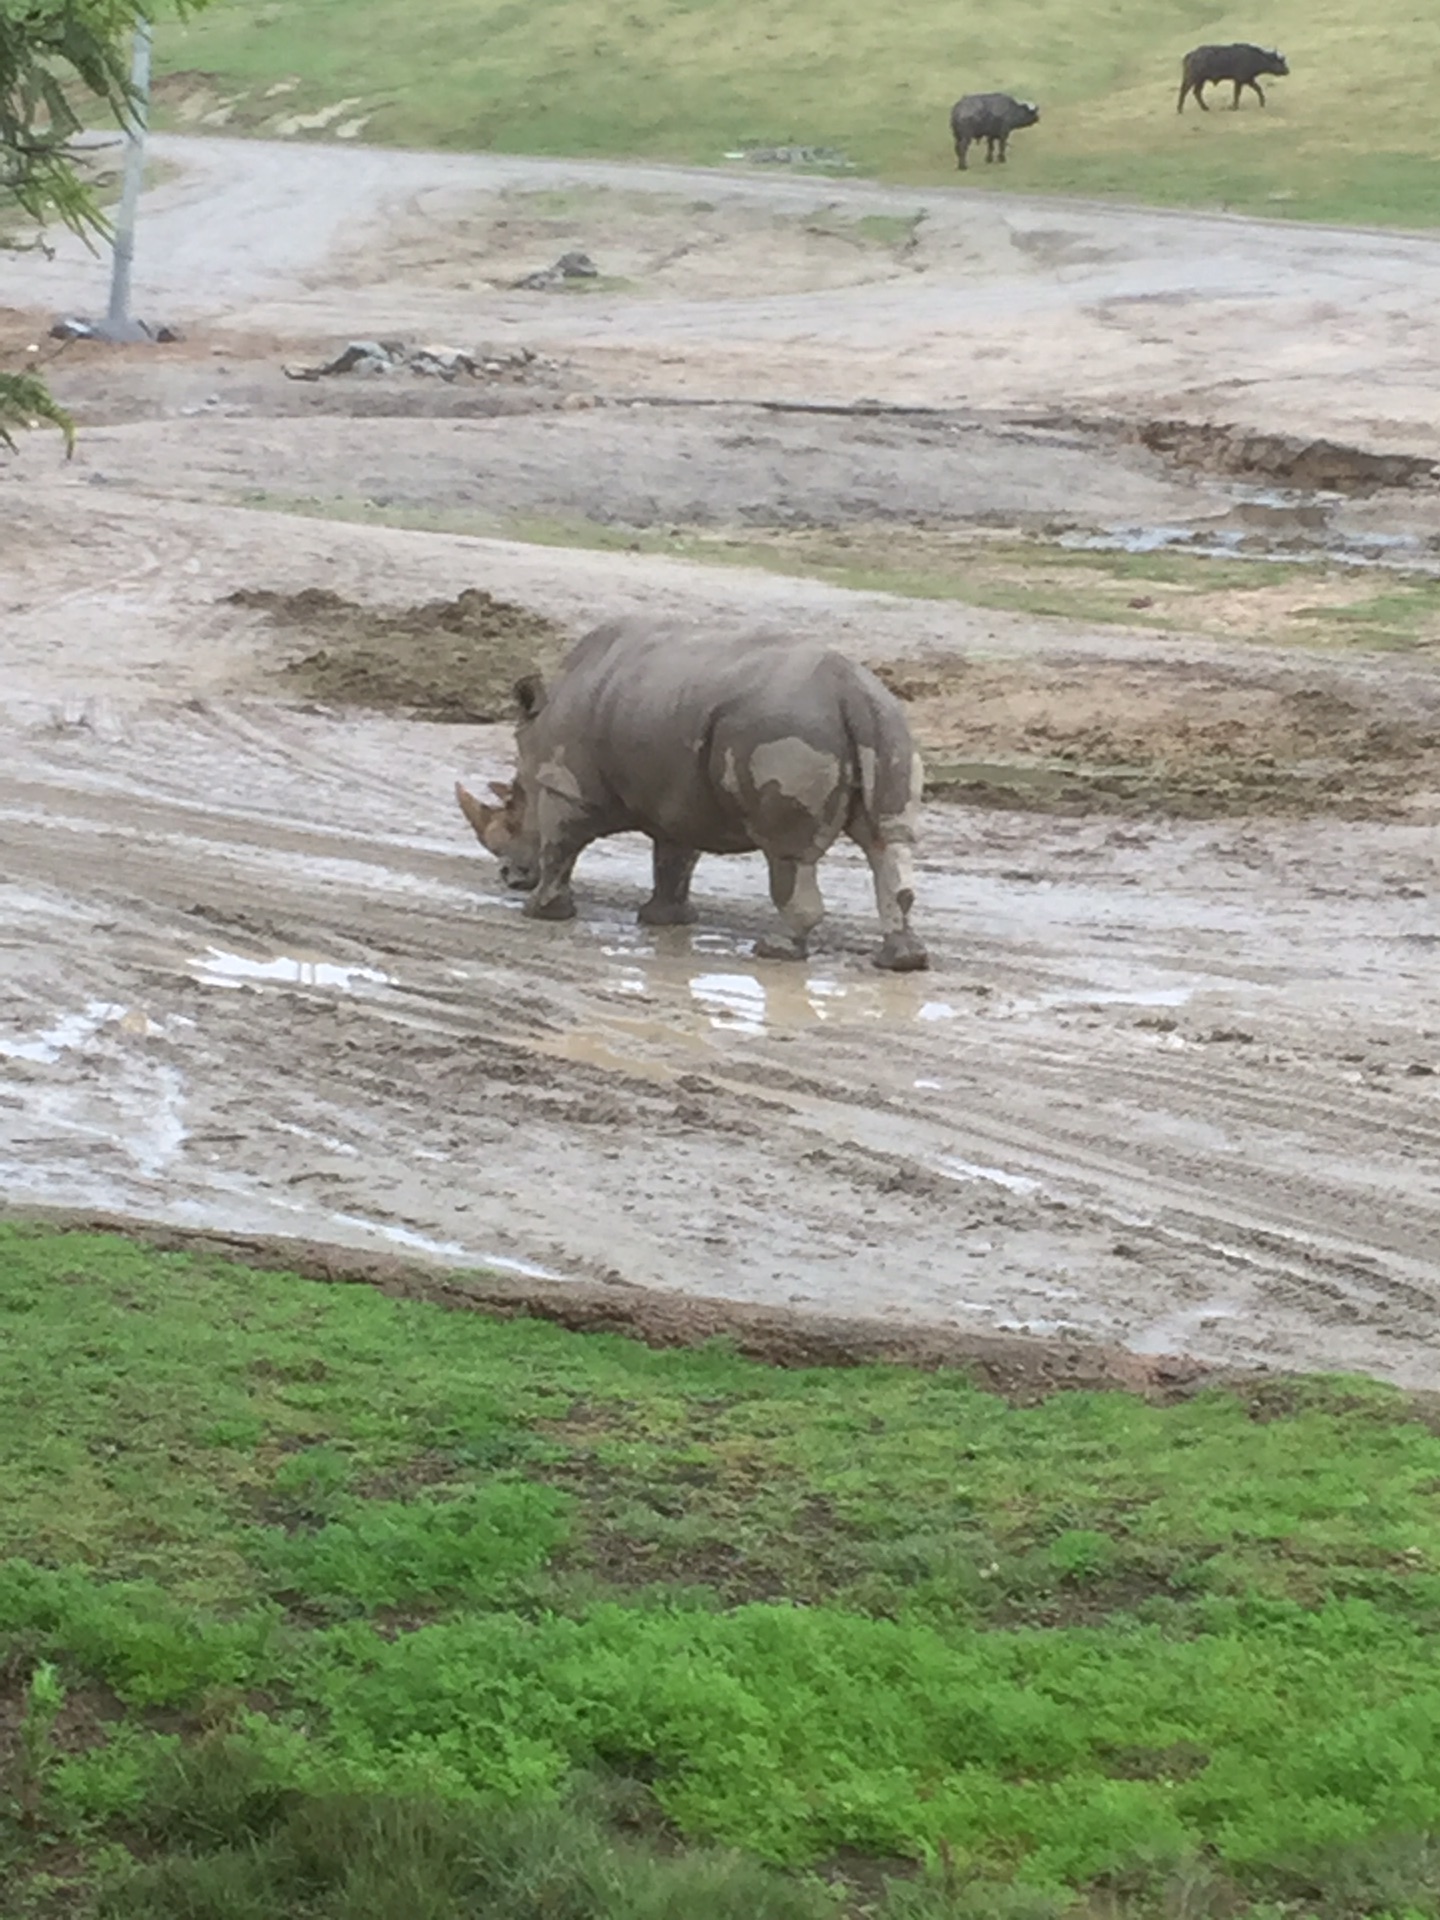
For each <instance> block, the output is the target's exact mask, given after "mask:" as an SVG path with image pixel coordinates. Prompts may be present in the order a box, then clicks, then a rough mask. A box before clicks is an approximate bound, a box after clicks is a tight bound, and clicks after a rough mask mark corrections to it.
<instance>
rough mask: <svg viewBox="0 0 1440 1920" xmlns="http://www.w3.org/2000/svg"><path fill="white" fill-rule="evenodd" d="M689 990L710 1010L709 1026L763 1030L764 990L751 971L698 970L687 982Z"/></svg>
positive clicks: (733, 1029) (737, 1029) (696, 1000)
mask: <svg viewBox="0 0 1440 1920" xmlns="http://www.w3.org/2000/svg"><path fill="white" fill-rule="evenodd" d="M690 994H691V997H692V999H694V1001H695V1002H696V1004H697V1005H698V1006H699V1007H701V1008H702V1009H703V1010H704V1011H705V1012H706V1013H708V1014H709V1016H710V1024H711V1026H712V1027H728V1028H730V1029H731V1031H732V1032H736V1033H764V1031H765V1025H766V1021H765V1014H766V1004H767V1002H766V993H765V989H764V987H763V986H762V985H761V983H760V982H759V981H758V980H757V979H756V978H755V977H754V975H753V974H749V973H698V974H696V975H695V976H694V978H693V979H692V980H691V982H690Z"/></svg>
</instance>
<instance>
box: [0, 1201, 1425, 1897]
mask: <svg viewBox="0 0 1440 1920" xmlns="http://www.w3.org/2000/svg"><path fill="white" fill-rule="evenodd" d="M0 1327H3V1342H4V1356H5V1365H4V1368H3V1371H0V1456H3V1475H4V1482H3V1483H4V1487H5V1495H6V1497H5V1500H4V1502H3V1503H0V1553H3V1555H4V1556H5V1558H4V1559H3V1561H0V1872H3V1874H4V1878H5V1884H6V1889H7V1893H6V1899H7V1904H6V1906H5V1908H4V1911H5V1912H6V1915H7V1920H21V1917H22V1916H31V1915H33V1916H40V1915H49V1914H67V1915H90V1914H95V1915H97V1916H98V1915H106V1916H111V1917H112V1920H119V1917H120V1916H134V1917H136V1920H138V1917H139V1916H145V1920H167V1917H168V1916H180V1915H186V1916H189V1917H190V1920H262V1917H263V1920H276V1917H277V1916H280V1917H281V1920H283V1917H284V1916H294V1917H295V1920H300V1916H302V1915H303V1916H329V1917H330V1920H360V1916H361V1915H364V1916H365V1920H401V1916H404V1920H460V1917H461V1916H462V1915H473V1914H475V1913H479V1912H483V1913H485V1914H487V1915H493V1916H501V1920H504V1916H512V1915H513V1916H515V1920H593V1917H594V1916H602V1917H603V1916H612V1915H613V1916H615V1920H620V1917H621V1916H628V1917H629V1920H641V1916H645V1915H650V1916H654V1920H660V1917H661V1916H662V1915H666V1916H673V1915H679V1914H684V1915H685V1916H687V1920H719V1916H722V1915H723V1916H732V1915H733V1916H734V1920H742V1916H743V1917H744V1920H765V1916H767V1915H768V1916H772V1917H773V1920H810V1917H813V1920H819V1916H822V1915H826V1914H839V1913H844V1914H849V1915H852V1916H857V1915H860V1914H863V1913H873V1914H884V1915H887V1916H889V1917H890V1920H903V1916H910V1920H925V1917H927V1916H928V1917H929V1920H943V1917H945V1916H949V1920H961V1916H968V1920H986V1916H992V1917H993V1920H1001V1917H1002V1916H1009V1920H1043V1917H1044V1916H1050V1915H1055V1914H1058V1913H1060V1912H1062V1911H1065V1910H1066V1909H1067V1908H1070V1907H1073V1905H1074V1902H1075V1901H1076V1899H1079V1900H1080V1901H1081V1906H1080V1908H1079V1909H1078V1910H1079V1911H1082V1912H1085V1913H1088V1914H1094V1915H1098V1914H1101V1913H1104V1914H1109V1915H1117V1914H1122V1913H1123V1914H1133V1915H1149V1914H1156V1915H1160V1914H1167V1915H1173V1916H1176V1917H1177V1920H1178V1916H1180V1915H1182V1914H1183V1915H1186V1916H1191V1920H1194V1917H1196V1916H1201V1917H1203V1916H1215V1920H1220V1916H1238V1915H1249V1916H1252V1920H1262V1917H1263V1920H1280V1916H1282V1915H1286V1914H1293V1915H1296V1916H1298V1915H1301V1914H1305V1915H1312V1914H1313V1915H1322V1916H1326V1917H1327V1920H1330V1917H1331V1916H1333V1917H1334V1920H1349V1917H1350V1916H1360V1915H1377V1916H1378V1915H1388V1916H1392V1917H1393V1920H1404V1917H1405V1916H1423V1915H1433V1914H1437V1913H1440V1842H1437V1841H1436V1840H1435V1839H1434V1838H1433V1837H1432V1836H1434V1835H1435V1834H1436V1833H1437V1832H1440V1683H1437V1679H1436V1673H1437V1665H1436V1656H1437V1651H1440V1504H1437V1489H1440V1437H1437V1435H1436V1432H1435V1431H1434V1430H1433V1427H1432V1425H1431V1424H1430V1423H1429V1421H1428V1419H1427V1418H1426V1417H1424V1416H1423V1415H1422V1414H1421V1413H1418V1412H1416V1411H1415V1410H1414V1409H1412V1408H1410V1407H1409V1406H1408V1405H1407V1403H1406V1402H1404V1401H1403V1400H1402V1399H1401V1398H1400V1397H1399V1396H1398V1395H1397V1394H1396V1393H1394V1392H1392V1391H1391V1390H1388V1389H1384V1388H1381V1387H1377V1386H1374V1385H1368V1384H1364V1383H1359V1382H1346V1381H1337V1382H1326V1381H1320V1382H1311V1383H1305V1384H1296V1383H1275V1384H1273V1385H1271V1386H1269V1387H1265V1388H1258V1389H1255V1388H1252V1389H1250V1390H1247V1391H1244V1392H1234V1393H1232V1392H1222V1391H1211V1392H1208V1393H1205V1394H1203V1395H1201V1396H1199V1397H1197V1398H1195V1399H1193V1400H1191V1401H1189V1402H1187V1403H1184V1404H1180V1405H1176V1406H1172V1407H1169V1408H1161V1407H1156V1406H1151V1405H1147V1404H1145V1403H1143V1402H1141V1401H1140V1400H1138V1399H1135V1398H1131V1397H1127V1396H1124V1395H1120V1394H1111V1395H1104V1394H1080V1393H1075V1394H1068V1395H1060V1396H1057V1397H1055V1398H1053V1399H1051V1400H1049V1401H1048V1402H1045V1403H1044V1404H1041V1405H1038V1406H1030V1407H1017V1406H1011V1405H1008V1404H1007V1403H1006V1402H1004V1401H1003V1400H1000V1399H998V1398H996V1397H994V1396H991V1395H988V1394H986V1393H983V1392H981V1391H979V1390H978V1389H977V1388H975V1387H973V1386H972V1385H970V1384H969V1383H968V1382H967V1380H966V1379H965V1377H964V1376H963V1375H961V1374H959V1373H954V1372H940V1373H934V1374H928V1375H923V1374H913V1373H907V1372H905V1371H902V1370H899V1369H893V1368H879V1367H875V1368H863V1369H855V1370H849V1371H824V1370H811V1371H793V1372H777V1371H773V1370H767V1369H765V1368H763V1367H760V1366H758V1365H754V1364H751V1363H748V1362H744V1361H741V1360H739V1359H738V1358H736V1357H735V1356H734V1355H732V1354H731V1353H729V1352H728V1351H726V1350H725V1349H723V1348H719V1347H711V1348H706V1349H702V1350H699V1351H696V1352H692V1353H655V1352H651V1351H649V1350H647V1349H645V1348H643V1347H640V1346H638V1345H635V1344H633V1343H630V1342H627V1341H624V1340H621V1339H617V1338H595V1337H584V1336H577V1335H573V1334H568V1333H565V1332H563V1331H561V1330H559V1329H557V1328H554V1327H550V1326H546V1325H542V1324H538V1323H534V1322H524V1321H520V1322H497V1321H492V1320H488V1319H485V1318H483V1317H480V1316H478V1315H476V1316H470V1315H463V1314H455V1313H447V1312H444V1311H442V1310H440V1309H437V1308H434V1307H429V1306H425V1305H420V1304H416V1303H401V1302H396V1301H393V1300H390V1299H387V1298H384V1297H382V1296H380V1295H379V1294H377V1293H374V1292H372V1291H370V1290H368V1289H366V1288H363V1287H345V1286H333V1285H332V1286H326V1285H321V1284H316V1283H310V1282H305V1281H301V1280H298V1279H296V1278H294V1277H292V1276H286V1275H284V1274H273V1273H258V1272H253V1271H250V1270H247V1269H244V1268H240V1267H236V1266H233V1265H228V1264H225V1263H223V1262H221V1261H219V1260H217V1259H214V1258H212V1257H209V1256H206V1255H193V1256H192V1255H180V1254H165V1255H160V1254H156V1253H153V1252H148V1251H145V1250H143V1249H141V1248H138V1247H136V1246H133V1245H131V1244H129V1243H127V1242H125V1241H122V1240H119V1239H116V1238H113V1237H103V1236H98V1235H87V1234H70V1235H63V1236H61V1235H54V1234H44V1233H37V1232H32V1231H30V1230H22V1229H17V1228H13V1227H12V1228H0ZM926 1862H929V1863H930V1868H931V1870H930V1871H929V1872H928V1873H927V1872H926V1871H925V1870H924V1863H926ZM887 1881H888V1885H887Z"/></svg>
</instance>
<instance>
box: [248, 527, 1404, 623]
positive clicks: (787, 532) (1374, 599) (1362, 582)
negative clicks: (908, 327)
mask: <svg viewBox="0 0 1440 1920" xmlns="http://www.w3.org/2000/svg"><path fill="white" fill-rule="evenodd" d="M235 502H236V504H237V505H239V506H244V507H250V508H261V509H264V510H266V511H269V512H273V513H294V514H300V515H302V516H304V517H306V518H313V519H321V520H342V521H347V522H351V523H354V524H359V525H364V526H392V527H407V528H410V529H412V530H415V531H419V532H425V533H455V534H474V535H479V536H481V537H482V538H494V539H506V540H524V541H529V542H533V543H534V544H536V545H540V546H556V547H571V548H573V547H588V548H591V549H593V550H595V551H597V552H606V553H611V552H614V553H619V552H643V553H659V554H667V555H669V556H670V557H671V558H673V559H677V560H690V561H696V562H700V563H702V564H706V565H712V566H733V567H761V568H763V569H765V570H766V571H767V572H771V573H778V574H783V575H787V576H790V577H792V578H796V577H798V578H804V579H812V580H824V581H826V582H828V583H829V584H830V585H832V586H837V587H845V588H847V589H849V590H851V591H853V592H857V593H895V594H901V595H903V596H905V597H907V598H911V599H918V600H959V601H962V602H963V603H964V604H966V605H968V606H976V607H993V608H995V609H996V610H998V611H1009V612H1016V613H1024V614H1029V615H1031V616H1032V617H1034V618H1035V619H1038V620H1052V619H1053V620H1085V621H1093V622H1096V623H1097V624H1102V625H1110V626H1120V627H1139V628H1146V629H1150V630H1154V631H1158V632H1162V633H1186V634H1191V633H1193V634H1205V635H1209V636H1211V637H1214V638H1217V639H1225V640H1235V641H1246V640H1249V641H1255V642H1257V643H1260V644H1263V645H1265V646H1272V647H1273V646H1292V647H1300V648H1306V649H1315V650H1321V651H1328V650H1342V649H1349V648H1354V649H1358V650H1361V651H1365V652H1384V653H1408V654H1411V655H1413V656H1415V657H1417V658H1420V657H1423V658H1426V659H1429V658H1432V657H1435V656H1437V655H1440V579H1437V578H1436V577H1435V576H1434V575H1433V574H1428V573H1420V572H1405V571H1402V570H1400V569H1398V568H1386V569H1384V570H1383V571H1381V570H1380V569H1378V568H1375V567H1370V566H1363V565H1347V564H1345V563H1343V562H1340V561H1314V562H1312V561H1286V560H1268V559H1264V558H1262V557H1260V556H1251V555H1243V554H1242V555H1236V556H1234V557H1233V558H1230V557H1223V556H1218V555H1210V554H1197V553H1186V552H1184V551H1180V550H1157V551H1153V552H1140V553H1127V552H1124V551H1121V550H1111V549H1102V548H1084V547H1062V546H1060V545H1059V544H1058V542H1056V541H1053V540H1040V539H1030V540H1017V539H1013V538H997V537H992V536H989V535H976V534H975V533H973V532H972V531H970V530H969V529H960V530H954V529H948V528H935V527H913V526H911V527H906V526H897V525H894V524H893V523H888V522H887V523H884V524H880V525H875V526H865V525H863V524H862V525H859V526H853V527H848V528H846V529H844V530H843V531H838V530H832V529H827V528H810V527H802V528H785V529H776V530H774V531H772V532H770V533H768V534H762V533H760V532H758V531H756V530H754V529H748V528H747V529H741V530H736V531H733V532H732V531H721V530H717V529H715V528H711V527H683V526H667V527H665V528H663V529H661V528H655V527H627V526H617V525H614V524H611V523H607V522H604V521H599V520H585V519H561V518H541V517H537V516H534V515H514V516H501V515H496V514H486V513H477V512H475V511H473V510H471V509H467V508H463V507H455V508H446V507H429V506H415V507H406V506H404V505H403V504H399V503H396V502H388V503H387V504H386V505H384V506H379V505H376V504H375V503H374V502H372V501H368V500H365V499H362V498H359V497H357V496H350V497H345V498H336V497H330V498H322V497H318V496H313V495H311V496H300V495H294V494H282V493H276V492H260V491H257V490H255V489H246V490H245V491H243V492H237V494H236V495H235Z"/></svg>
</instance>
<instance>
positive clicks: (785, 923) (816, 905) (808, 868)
mask: <svg viewBox="0 0 1440 1920" xmlns="http://www.w3.org/2000/svg"><path fill="white" fill-rule="evenodd" d="M766 857H767V859H768V861H769V866H770V898H771V899H772V900H773V901H774V902H775V908H776V911H777V912H778V913H779V915H780V924H781V926H782V927H783V928H784V933H783V934H780V935H775V934H771V935H769V936H767V937H766V938H765V939H762V940H757V941H756V942H755V952H756V955H757V957H758V958H759V959H761V960H803V959H804V958H805V956H806V955H807V954H808V953H809V951H810V936H811V934H812V933H813V932H814V931H815V929H816V927H818V926H819V924H820V922H821V921H822V920H823V919H824V917H825V902H824V901H823V900H822V899H821V897H820V882H819V881H818V880H817V879H816V877H815V862H814V861H813V860H793V859H789V858H787V857H786V856H784V855H781V854H774V853H772V854H769V855H767V856H766Z"/></svg>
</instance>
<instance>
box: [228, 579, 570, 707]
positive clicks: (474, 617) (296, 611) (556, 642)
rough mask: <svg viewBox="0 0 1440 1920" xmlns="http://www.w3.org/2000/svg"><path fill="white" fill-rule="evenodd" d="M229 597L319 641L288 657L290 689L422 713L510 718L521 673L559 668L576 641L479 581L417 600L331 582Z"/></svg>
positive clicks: (284, 676)
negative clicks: (385, 603) (370, 597)
mask: <svg viewBox="0 0 1440 1920" xmlns="http://www.w3.org/2000/svg"><path fill="white" fill-rule="evenodd" d="M226 598H227V600H228V601H229V603H230V604H232V605H235V606H241V607H253V608H256V609H258V610H259V611H261V612H263V613H264V614H265V615H266V616H267V617H268V618H269V620H270V621H271V623H272V624H273V625H274V626H276V627H277V628H279V629H280V630H281V632H282V633H284V634H296V635H301V636H303V637H304V640H305V642H307V643H309V644H307V645H305V647H304V649H303V650H297V649H295V648H293V647H291V648H289V649H288V650H287V656H286V657H285V658H284V659H283V660H282V662H281V664H280V667H279V679H280V682H281V684H282V686H283V687H284V688H285V689H286V690H287V691H289V692H290V693H292V694H295V695H297V696H299V697H301V698H303V699H308V700H315V701H320V702H323V703H324V704H326V705H331V706H351V707H369V708H374V709H377V710H379V711H382V712H393V711H399V712H402V713H408V714H412V715H414V716H415V717H416V718H417V719H422V720H439V721H454V722H462V723H471V724H474V723H479V722H483V721H494V720H504V719H507V718H508V717H509V715H510V711H511V691H512V689H513V687H514V684H515V681H516V680H517V678H518V677H519V676H520V675H521V674H524V673H530V672H532V671H534V670H535V669H537V668H538V669H539V670H540V671H542V672H548V671H550V670H552V669H553V668H554V666H555V665H556V664H557V662H558V661H559V659H560V658H561V656H562V655H563V654H564V652H565V651H566V649H567V647H568V644H569V636H568V635H567V634H566V633H565V632H564V630H563V629H562V628H560V627H558V626H557V625H556V624H555V622H554V621H552V620H548V619H546V618H545V616H544V615H543V614H539V613H535V612H534V611H532V610H531V609H530V608H529V607H523V606H520V605H518V604H517V603H516V602H514V601H510V600H500V599H497V598H496V597H495V596H494V595H493V594H490V593H486V592H484V591H483V590H482V589H480V588H478V587H467V588H466V589H465V590H464V591H463V592H462V593H459V594H457V595H456V596H455V598H454V599H453V600H429V601H426V602H424V603H423V604H421V605H419V606H411V607H368V606H362V605H360V604H358V603H357V602H356V601H353V600H346V599H345V598H344V597H343V596H342V595H340V594H337V593H332V592H331V591H330V590H329V589H328V588H325V587H307V588H305V589H303V590H302V591H301V592H299V593H276V592H272V591H271V590H270V589H268V588H264V587H241V588H239V589H238V590H237V591H236V592H234V593H231V594H228V595H227V596H226ZM316 643H318V644H316Z"/></svg>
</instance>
